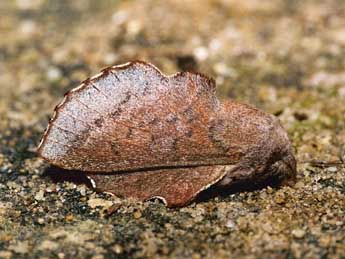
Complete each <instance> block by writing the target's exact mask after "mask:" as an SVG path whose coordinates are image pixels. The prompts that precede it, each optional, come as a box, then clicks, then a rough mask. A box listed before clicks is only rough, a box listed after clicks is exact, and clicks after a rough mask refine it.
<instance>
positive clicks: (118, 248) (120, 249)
mask: <svg viewBox="0 0 345 259" xmlns="http://www.w3.org/2000/svg"><path fill="white" fill-rule="evenodd" d="M111 250H113V251H114V253H115V254H121V253H122V252H123V247H122V246H121V245H119V244H115V245H113V246H112V247H111Z"/></svg>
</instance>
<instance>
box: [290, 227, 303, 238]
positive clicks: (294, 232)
mask: <svg viewBox="0 0 345 259" xmlns="http://www.w3.org/2000/svg"><path fill="white" fill-rule="evenodd" d="M291 233H292V235H293V236H294V237H295V238H303V237H304V235H305V231H304V230H303V229H300V228H297V229H294V230H292V232H291Z"/></svg>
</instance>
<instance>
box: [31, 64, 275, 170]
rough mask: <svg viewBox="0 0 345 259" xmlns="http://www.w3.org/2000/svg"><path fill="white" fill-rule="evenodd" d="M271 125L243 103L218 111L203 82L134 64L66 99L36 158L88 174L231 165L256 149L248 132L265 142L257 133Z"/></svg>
mask: <svg viewBox="0 0 345 259" xmlns="http://www.w3.org/2000/svg"><path fill="white" fill-rule="evenodd" d="M247 115H250V116H247ZM270 121H272V119H271V118H270V117H269V116H268V115H266V114H265V113H262V112H259V111H258V110H256V109H254V108H250V107H248V106H246V105H243V104H238V103H235V102H232V103H231V105H230V106H226V107H225V108H224V106H223V105H221V104H220V102H219V101H218V99H217V97H216V95H215V83H214V81H212V80H210V79H208V78H207V77H205V76H203V75H200V74H197V73H189V72H182V73H178V74H176V75H173V76H169V77H168V76H165V75H163V74H162V73H161V72H160V71H159V70H158V69H157V68H155V67H154V66H152V65H150V64H147V63H144V62H132V63H129V64H127V65H122V66H116V67H110V68H107V69H105V70H103V71H102V73H101V74H99V75H97V76H95V77H93V78H91V79H88V80H86V81H84V82H83V83H82V84H81V85H80V86H79V87H77V88H75V89H73V90H72V91H70V92H69V93H67V94H66V95H65V99H64V100H63V101H62V103H61V104H59V105H58V106H57V107H56V111H55V115H54V117H53V119H52V120H51V122H50V124H49V126H48V129H47V131H46V133H45V135H44V137H43V139H42V142H41V144H40V146H39V148H38V152H39V154H40V155H41V156H42V157H43V158H45V159H46V160H48V161H49V162H51V163H52V164H54V165H56V166H59V167H62V168H65V169H73V170H82V171H89V172H113V171H123V170H126V171H128V170H136V169H147V168H162V167H176V166H196V165H215V164H218V165H219V164H235V163H237V162H238V161H239V160H240V159H241V157H243V156H244V154H246V153H247V151H248V150H252V147H253V145H254V146H255V145H256V142H257V141H258V138H253V137H252V135H251V132H255V134H256V135H257V136H259V138H260V137H261V136H263V137H264V138H267V137H269V135H268V134H261V131H260V128H261V129H263V131H266V133H267V132H268V131H269V127H271V122H270ZM260 125H261V126H260ZM267 129H268V130H267ZM259 140H260V139H259ZM253 141H254V142H253ZM264 141H265V140H264ZM264 141H262V143H264ZM257 146H258V145H257ZM258 147H260V148H261V147H262V145H261V144H260V145H259V146H258Z"/></svg>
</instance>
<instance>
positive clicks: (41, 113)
mask: <svg viewBox="0 0 345 259" xmlns="http://www.w3.org/2000/svg"><path fill="white" fill-rule="evenodd" d="M52 3H53V2H51V1H44V0H35V1H22V0H21V1H19V0H18V1H1V3H0V10H1V19H0V31H1V39H0V258H28V257H32V258H72V257H73V258H85V257H87V258H128V257H130V258H278V257H279V258H341V256H343V255H344V254H345V248H344V239H345V224H344V221H345V219H344V215H345V185H344V182H345V181H344V179H345V168H344V163H343V161H344V155H345V119H344V114H345V104H344V98H345V76H344V75H345V70H344V67H345V59H344V54H345V37H344V35H345V31H344V28H345V21H344V19H343V17H344V13H345V6H344V4H343V1H341V0H326V1H312V0H307V1H283V0H281V1H280V0H279V1H258V0H249V1H232V0H230V1H222V0H217V1H203V2H202V4H200V2H199V1H196V0H192V1H188V2H185V1H183V2H179V1H164V2H157V1H150V0H144V1H125V2H120V1H110V0H104V1H91V0H87V1H81V0H79V1H56V2H54V4H52ZM132 59H144V60H147V61H150V62H152V63H154V64H156V65H157V66H158V67H160V68H162V70H163V71H164V72H165V73H166V74H171V73H174V72H176V71H180V70H198V71H200V72H203V73H205V74H208V75H210V76H212V77H214V78H215V79H216V81H217V85H218V93H219V95H220V98H224V99H225V98H228V97H231V98H235V99H238V100H241V101H244V102H248V103H251V104H253V105H255V106H258V107H259V108H261V109H264V110H265V111H267V112H269V113H274V114H276V115H277V116H278V117H279V118H280V120H281V121H282V124H283V125H284V127H285V128H286V129H287V130H288V132H289V135H290V138H291V140H292V142H293V143H294V147H295V153H296V156H297V159H298V161H299V163H298V177H297V183H296V185H295V186H293V187H283V188H280V189H274V188H271V187H267V188H265V189H262V190H256V191H252V192H241V193H234V194H230V195H226V196H224V197H212V196H211V198H210V197H209V198H208V199H204V200H201V201H199V202H197V203H193V204H191V205H190V206H188V207H185V208H180V209H167V208H165V207H164V205H162V204H161V203H159V202H158V201H153V202H145V203H138V202H135V201H132V200H123V199H118V198H115V197H111V196H108V195H106V194H97V193H95V192H94V191H93V190H92V189H90V188H89V186H88V185H85V181H82V180H83V179H81V177H78V175H59V174H58V172H56V171H54V170H53V169H49V167H48V166H49V165H47V164H46V163H44V162H43V161H42V160H41V159H39V158H37V157H36V154H35V148H36V146H37V144H38V142H39V138H40V136H41V135H42V133H43V131H44V128H45V127H46V125H47V120H48V118H49V117H50V116H51V113H52V111H53V108H54V106H55V105H56V104H57V102H58V101H59V100H60V99H61V96H62V95H63V93H64V92H66V91H67V90H69V89H71V88H73V87H75V86H76V85H78V84H79V82H80V81H81V80H84V79H85V78H86V77H88V76H91V75H93V74H95V73H97V72H98V71H99V70H100V68H102V67H106V66H109V65H112V64H116V63H123V62H126V61H128V60H132ZM311 161H312V162H311ZM324 162H327V163H324ZM76 179H77V180H76ZM62 180H67V181H62Z"/></svg>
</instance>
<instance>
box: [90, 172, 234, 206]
mask: <svg viewBox="0 0 345 259" xmlns="http://www.w3.org/2000/svg"><path fill="white" fill-rule="evenodd" d="M230 168H231V166H198V167H192V168H174V169H159V170H148V171H141V172H133V173H124V174H95V173H93V174H90V173H89V174H87V175H88V178H89V179H91V181H92V182H93V185H94V187H95V188H96V189H98V190H100V191H104V192H109V193H113V194H115V195H116V196H119V197H124V198H128V197H131V198H134V199H137V200H140V201H146V200H150V199H153V198H159V199H161V200H163V202H164V203H165V204H166V205H167V206H168V207H176V206H184V205H186V204H188V203H189V202H191V201H192V200H193V199H194V198H195V197H196V196H197V195H198V194H199V193H200V192H201V191H203V190H205V189H207V188H208V187H210V186H212V185H213V184H214V183H216V182H218V181H219V180H220V179H222V178H223V177H224V175H225V174H226V173H227V172H228V171H229V169H230Z"/></svg>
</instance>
